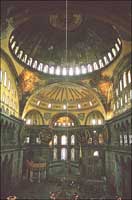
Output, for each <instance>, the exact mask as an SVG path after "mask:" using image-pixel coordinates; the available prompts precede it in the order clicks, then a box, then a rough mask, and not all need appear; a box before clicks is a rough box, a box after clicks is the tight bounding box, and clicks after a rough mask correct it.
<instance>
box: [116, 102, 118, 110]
mask: <svg viewBox="0 0 132 200" xmlns="http://www.w3.org/2000/svg"><path fill="white" fill-rule="evenodd" d="M116 107H117V109H119V102H118V101H117V103H116Z"/></svg>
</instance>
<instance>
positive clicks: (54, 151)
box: [53, 148, 57, 160]
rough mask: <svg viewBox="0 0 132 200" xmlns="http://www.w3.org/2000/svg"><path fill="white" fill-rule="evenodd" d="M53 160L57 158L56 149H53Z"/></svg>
mask: <svg viewBox="0 0 132 200" xmlns="http://www.w3.org/2000/svg"><path fill="white" fill-rule="evenodd" d="M53 160H57V149H56V148H54V149H53Z"/></svg>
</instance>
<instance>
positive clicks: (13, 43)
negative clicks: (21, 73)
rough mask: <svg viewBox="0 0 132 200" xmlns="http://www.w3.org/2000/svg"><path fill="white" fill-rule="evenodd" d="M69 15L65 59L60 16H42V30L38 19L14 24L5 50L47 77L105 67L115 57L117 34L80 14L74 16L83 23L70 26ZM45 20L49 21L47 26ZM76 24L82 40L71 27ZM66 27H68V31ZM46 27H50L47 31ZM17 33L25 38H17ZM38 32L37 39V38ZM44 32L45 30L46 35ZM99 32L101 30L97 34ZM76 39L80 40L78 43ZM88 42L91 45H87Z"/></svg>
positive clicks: (78, 73)
mask: <svg viewBox="0 0 132 200" xmlns="http://www.w3.org/2000/svg"><path fill="white" fill-rule="evenodd" d="M68 15H70V13H68ZM71 16H72V17H73V16H74V17H73V18H71V17H70V18H68V30H67V31H68V38H67V43H68V46H70V48H68V51H67V59H66V44H65V42H64V39H62V38H63V37H62V35H63V33H64V30H65V28H66V26H65V20H64V19H65V17H64V16H63V15H62V14H59V15H58V14H55V15H52V17H51V14H50V15H49V16H47V17H43V26H42V27H41V26H40V25H39V24H40V21H41V20H42V18H41V17H42V16H41V17H40V16H37V17H36V16H35V17H32V18H30V19H28V20H26V22H23V23H22V24H21V25H18V26H17V27H16V28H15V29H14V30H13V31H12V33H11V35H10V38H9V49H10V51H11V53H12V54H13V56H14V58H16V60H17V61H18V62H20V63H21V64H22V65H24V67H27V68H28V69H29V68H30V70H31V68H32V69H33V70H36V71H38V72H39V73H42V74H49V75H50V76H54V75H56V76H69V77H71V76H79V75H86V74H91V73H93V72H95V71H98V70H101V69H102V68H104V67H106V66H108V65H109V64H110V63H111V62H112V61H113V60H115V59H116V58H117V56H118V55H119V53H120V50H121V45H122V41H121V39H120V37H119V33H118V31H116V30H115V28H113V26H111V24H109V23H104V22H103V21H102V20H98V19H93V18H91V17H88V16H86V18H85V20H83V16H82V15H81V14H80V15H78V16H80V19H81V21H80V22H82V21H83V23H79V24H78V22H77V21H76V23H75V21H74V23H75V24H74V25H73V21H72V20H73V19H75V18H76V17H75V16H77V15H76V14H71ZM54 17H55V18H54ZM56 17H57V18H56ZM49 19H50V20H51V19H52V20H51V21H50V23H49ZM47 20H48V21H47ZM63 20H64V21H63ZM53 21H54V22H53ZM57 21H58V22H57ZM58 23H59V24H58ZM62 24H63V26H62ZM77 24H78V27H79V28H80V30H83V29H81V28H84V27H85V28H84V30H83V31H84V34H83V38H82V32H81V31H78V29H77V28H75V27H76V26H77ZM91 24H94V26H91ZM69 25H70V26H71V27H72V28H71V27H70V28H69ZM50 26H52V28H53V27H54V28H53V29H51V28H50ZM74 26H75V27H74ZM83 26H84V27H83ZM43 27H45V28H43ZM73 27H74V28H73ZM97 27H100V28H97ZM21 30H23V33H25V35H24V34H23V35H22V36H21V35H20V32H21ZM38 30H39V33H40V37H38ZM46 30H48V34H47V32H46ZM71 30H74V31H71ZM100 30H102V31H101V32H100ZM104 30H105V31H104ZM58 31H59V32H58ZM31 32H32V34H31ZM58 33H59V34H58ZM93 33H95V34H93ZM50 35H52V37H50ZM98 37H100V39H101V44H100V43H99V42H97V38H98ZM34 38H36V46H35V45H34V49H35V50H32V49H33V45H32V44H34ZM51 38H52V39H51ZM79 38H82V39H81V41H80V39H79ZM104 38H105V39H104ZM58 41H59V43H58ZM91 41H93V42H92V43H91ZM28 44H29V45H28ZM69 44H70V45H69Z"/></svg>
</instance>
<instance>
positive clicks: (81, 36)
mask: <svg viewBox="0 0 132 200" xmlns="http://www.w3.org/2000/svg"><path fill="white" fill-rule="evenodd" d="M65 13H66V2H65V1H53V2H52V1H2V17H1V22H2V25H1V31H2V33H1V39H2V41H3V43H2V48H3V49H4V51H5V53H7V54H8V55H9V57H10V58H11V59H12V61H13V63H14V65H15V68H16V71H17V73H18V87H19V92H20V103H21V106H20V107H21V109H22V111H23V109H24V106H25V105H26V106H27V104H26V102H28V103H29V104H32V105H34V106H36V105H37V102H38V101H40V102H41V103H40V107H41V108H42V109H45V108H47V109H48V104H49V103H52V104H54V109H57V108H58V109H59V108H60V107H59V106H58V105H59V104H64V103H68V104H69V109H76V108H77V104H78V103H80V102H81V103H82V106H84V108H86V107H87V108H89V109H90V103H89V102H92V105H95V106H96V105H97V104H100V103H101V104H102V105H104V106H105V104H106V103H107V90H108V88H111V86H112V80H111V77H112V75H113V71H114V69H115V67H116V66H117V63H118V62H119V61H120V59H121V58H122V57H123V56H124V55H125V54H127V53H129V52H130V51H131V50H130V49H131V47H130V43H129V42H130V41H131V2H130V1H68V13H69V15H68V16H69V17H68V24H67V25H68V26H67V30H68V34H67V39H68V38H69V40H68V42H67V44H68V46H67V47H68V48H69V49H67V50H68V51H67V53H68V54H67V60H66V61H67V62H66V63H68V62H69V63H71V66H74V67H75V66H76V65H77V64H78V63H79V65H80V66H81V65H83V64H84V65H85V64H89V63H90V64H92V63H93V62H94V61H95V62H98V61H99V59H100V58H103V57H104V55H105V54H106V53H108V52H109V51H111V49H112V47H113V45H115V42H117V38H118V37H119V38H120V39H121V42H122V44H121V47H120V51H119V53H117V57H116V56H115V58H114V59H113V60H112V61H111V62H110V63H109V64H108V65H107V66H106V67H104V68H102V69H99V70H95V72H93V73H89V74H81V75H78V76H76V77H74V76H70V77H67V76H64V77H58V76H54V75H52V74H49V75H48V74H46V73H40V72H39V71H37V70H36V69H35V68H34V69H33V68H31V67H28V68H27V66H26V65H25V63H22V62H21V60H20V59H18V58H17V57H16V55H15V54H14V52H13V51H12V49H11V48H10V50H9V46H10V45H9V44H10V43H9V39H10V37H11V36H12V35H13V36H15V39H16V41H17V44H18V45H19V47H20V48H21V49H22V50H23V51H24V53H26V54H28V55H29V56H31V57H33V58H34V59H36V60H39V62H44V61H45V64H47V65H53V64H54V65H55V66H56V65H60V66H61V65H62V67H63V64H64V60H65V53H66V52H65V51H66V49H65V47H66V40H65V39H66V31H65V26H64V25H65V23H64V21H65ZM33 19H35V20H34V22H33ZM93 25H94V26H93ZM35 27H36V28H35ZM48 30H49V32H48ZM108 32H109V33H108ZM43 33H44V34H43ZM111 53H112V52H111ZM68 67H70V65H68ZM25 71H26V72H25ZM83 84H85V86H83ZM55 106H56V107H55ZM57 106H58V107H57ZM70 106H71V108H70ZM72 106H73V107H72ZM22 111H21V112H22Z"/></svg>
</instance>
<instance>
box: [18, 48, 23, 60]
mask: <svg viewBox="0 0 132 200" xmlns="http://www.w3.org/2000/svg"><path fill="white" fill-rule="evenodd" d="M22 55H23V51H22V50H20V51H19V54H18V55H17V58H19V60H21V58H22Z"/></svg>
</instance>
